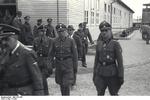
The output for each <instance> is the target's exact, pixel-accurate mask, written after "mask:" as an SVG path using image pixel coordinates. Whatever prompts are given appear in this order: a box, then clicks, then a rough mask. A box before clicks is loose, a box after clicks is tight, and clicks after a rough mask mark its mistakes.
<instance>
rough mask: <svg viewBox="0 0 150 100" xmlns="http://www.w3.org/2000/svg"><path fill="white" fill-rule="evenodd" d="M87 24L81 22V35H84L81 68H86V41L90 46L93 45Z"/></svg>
mask: <svg viewBox="0 0 150 100" xmlns="http://www.w3.org/2000/svg"><path fill="white" fill-rule="evenodd" d="M86 25H87V22H83V33H84V42H83V43H84V45H85V47H84V55H83V59H82V61H83V66H84V67H87V64H86V54H87V52H88V39H89V41H90V43H91V44H94V42H93V40H92V36H91V33H90V31H89V29H88V28H87V26H86Z"/></svg>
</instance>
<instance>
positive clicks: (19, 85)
mask: <svg viewBox="0 0 150 100" xmlns="http://www.w3.org/2000/svg"><path fill="white" fill-rule="evenodd" d="M31 84H32V81H27V82H23V83H16V84H5V86H6V87H8V88H19V87H24V86H27V85H31Z"/></svg>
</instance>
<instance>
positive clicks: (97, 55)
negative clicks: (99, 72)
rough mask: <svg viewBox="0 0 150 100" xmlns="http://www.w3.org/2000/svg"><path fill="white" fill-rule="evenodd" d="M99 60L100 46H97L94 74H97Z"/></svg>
mask: <svg viewBox="0 0 150 100" xmlns="http://www.w3.org/2000/svg"><path fill="white" fill-rule="evenodd" d="M98 58H99V51H98V44H97V45H96V54H95V61H94V74H95V73H96V67H97V64H98Z"/></svg>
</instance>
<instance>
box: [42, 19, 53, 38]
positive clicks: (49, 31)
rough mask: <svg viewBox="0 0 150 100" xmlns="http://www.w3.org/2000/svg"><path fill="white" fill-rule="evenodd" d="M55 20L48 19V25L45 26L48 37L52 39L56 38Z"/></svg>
mask: <svg viewBox="0 0 150 100" xmlns="http://www.w3.org/2000/svg"><path fill="white" fill-rule="evenodd" d="M52 22H53V19H52V18H48V19H47V23H48V24H47V25H46V26H45V28H46V36H48V37H51V38H56V31H55V29H54V27H53V26H52Z"/></svg>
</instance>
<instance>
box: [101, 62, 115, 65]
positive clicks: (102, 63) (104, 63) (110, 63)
mask: <svg viewBox="0 0 150 100" xmlns="http://www.w3.org/2000/svg"><path fill="white" fill-rule="evenodd" d="M99 63H100V64H101V65H103V66H109V65H113V64H115V62H105V61H104V62H99Z"/></svg>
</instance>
